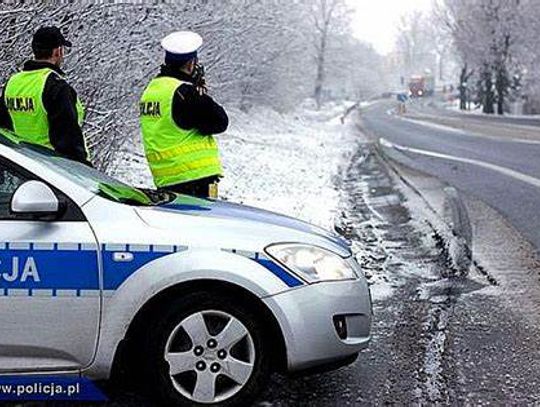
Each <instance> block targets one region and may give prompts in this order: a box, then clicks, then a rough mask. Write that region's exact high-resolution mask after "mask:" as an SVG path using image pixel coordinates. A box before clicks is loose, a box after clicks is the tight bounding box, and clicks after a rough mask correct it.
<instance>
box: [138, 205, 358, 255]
mask: <svg viewBox="0 0 540 407" xmlns="http://www.w3.org/2000/svg"><path fill="white" fill-rule="evenodd" d="M137 211H138V213H139V215H140V216H141V218H142V219H143V220H144V221H145V222H146V223H147V224H148V225H150V226H153V227H158V228H162V229H172V230H182V228H184V229H183V230H186V229H189V230H190V233H191V234H192V236H193V235H198V234H201V235H202V236H204V237H205V239H206V240H211V239H212V237H217V236H219V237H220V238H224V239H226V238H227V237H226V235H231V237H234V240H239V239H248V240H250V241H258V243H263V244H271V243H277V242H283V241H286V242H293V241H294V242H300V243H311V244H317V245H320V246H323V247H327V248H328V249H330V250H333V251H336V252H338V253H340V254H342V255H344V256H346V255H349V254H350V249H349V245H348V244H347V241H346V240H345V239H343V238H342V237H341V236H339V235H337V234H334V233H331V232H328V231H326V230H324V229H322V228H320V227H317V226H314V225H311V224H309V223H307V222H303V221H300V220H298V219H295V218H291V217H289V216H285V215H281V214H277V213H273V212H270V211H266V210H262V209H258V208H253V207H250V206H245V205H240V204H235V203H230V202H225V201H219V200H207V199H199V198H194V197H190V196H186V195H178V197H177V198H176V199H175V200H174V201H173V202H170V203H167V204H163V205H159V206H154V207H145V208H139V209H137ZM178 215H181V216H178Z"/></svg>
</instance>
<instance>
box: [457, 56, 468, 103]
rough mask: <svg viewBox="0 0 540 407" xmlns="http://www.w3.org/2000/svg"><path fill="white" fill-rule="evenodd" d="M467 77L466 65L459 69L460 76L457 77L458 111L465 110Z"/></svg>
mask: <svg viewBox="0 0 540 407" xmlns="http://www.w3.org/2000/svg"><path fill="white" fill-rule="evenodd" d="M468 79H469V76H468V75H467V64H465V65H464V66H463V67H462V68H461V74H460V75H459V109H460V110H467V81H468Z"/></svg>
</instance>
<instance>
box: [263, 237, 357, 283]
mask: <svg viewBox="0 0 540 407" xmlns="http://www.w3.org/2000/svg"><path fill="white" fill-rule="evenodd" d="M266 252H267V253H268V255H270V257H272V258H273V259H274V260H275V261H277V262H278V263H279V264H281V265H283V266H285V267H286V268H288V269H289V270H291V271H292V272H293V273H296V274H298V275H299V276H301V277H303V278H304V279H305V280H307V281H308V282H317V281H330V280H349V279H355V278H357V275H356V273H355V272H354V270H353V269H352V268H351V266H350V265H349V264H348V262H347V260H345V259H343V258H342V257H340V256H339V255H337V254H335V253H332V252H330V251H328V250H325V249H322V248H320V247H316V246H310V245H302V244H276V245H272V246H268V247H267V248H266Z"/></svg>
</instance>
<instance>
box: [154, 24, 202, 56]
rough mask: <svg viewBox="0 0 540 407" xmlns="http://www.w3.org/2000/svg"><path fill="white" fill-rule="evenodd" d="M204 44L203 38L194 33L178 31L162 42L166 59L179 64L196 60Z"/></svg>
mask: <svg viewBox="0 0 540 407" xmlns="http://www.w3.org/2000/svg"><path fill="white" fill-rule="evenodd" d="M202 43H203V39H202V37H201V36H200V35H199V34H197V33H194V32H193V31H176V32H173V33H171V34H169V35H167V36H166V37H165V38H163V39H162V40H161V46H162V47H163V49H164V50H165V51H166V59H168V60H173V61H177V62H182V61H189V60H190V59H192V58H195V57H196V56H197V50H198V49H199V48H200V47H201V45H202Z"/></svg>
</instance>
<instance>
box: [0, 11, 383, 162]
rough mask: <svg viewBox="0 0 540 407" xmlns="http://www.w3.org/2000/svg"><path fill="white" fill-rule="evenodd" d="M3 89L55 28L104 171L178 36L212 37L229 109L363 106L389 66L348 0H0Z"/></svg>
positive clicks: (217, 86)
mask: <svg viewBox="0 0 540 407" xmlns="http://www.w3.org/2000/svg"><path fill="white" fill-rule="evenodd" d="M0 6H1V7H0V25H1V26H2V27H3V30H2V35H1V36H0V83H2V84H3V83H5V81H6V80H7V78H8V77H9V75H11V74H12V73H14V72H15V71H16V70H17V69H19V68H20V67H21V65H22V64H23V63H24V61H25V60H27V59H29V58H31V48H30V42H31V38H32V34H33V32H34V31H35V30H36V29H37V28H38V27H40V26H43V25H57V26H59V27H60V28H61V29H62V31H63V32H64V34H65V36H66V37H67V38H68V39H69V40H70V41H72V42H73V44H74V46H73V48H72V49H71V50H70V52H69V54H68V55H67V57H66V61H65V66H64V68H65V71H66V73H67V75H68V78H69V81H70V82H71V83H72V84H73V86H74V87H75V89H76V90H77V92H78V93H79V95H80V97H81V99H82V100H83V102H84V104H85V105H86V107H87V120H86V122H85V127H84V132H85V135H86V137H87V139H88V141H89V146H90V148H91V150H92V153H93V161H94V164H95V165H96V166H97V167H99V168H101V169H106V168H107V167H108V165H110V163H111V162H112V161H113V158H114V154H115V152H116V151H118V150H119V148H120V147H121V146H122V145H123V143H126V142H132V141H133V139H134V138H135V137H138V134H139V127H138V116H137V102H138V99H139V97H140V94H141V93H142V90H143V88H144V86H145V85H146V84H147V82H148V81H149V80H150V79H151V78H152V77H153V76H154V75H155V74H157V72H158V71H159V66H160V64H161V63H162V62H163V51H162V49H161V48H160V45H159V43H160V40H161V38H163V37H164V36H165V35H167V34H168V33H170V32H172V31H177V30H193V31H196V32H198V33H200V34H201V35H202V36H203V38H204V41H205V43H204V45H203V48H202V49H201V52H200V59H201V62H202V63H203V64H204V65H205V68H206V72H207V82H208V84H209V88H210V92H211V93H212V95H214V96H215V97H216V98H217V99H218V101H220V102H221V103H223V104H224V105H225V106H226V107H227V106H230V107H233V106H234V107H237V108H240V109H242V110H243V111H245V112H248V111H249V110H250V109H251V107H252V106H255V105H265V106H269V107H271V108H273V109H275V110H277V111H279V112H288V111H291V110H292V109H293V108H294V107H295V106H296V105H298V104H299V103H300V102H301V101H302V100H304V99H306V98H313V101H314V104H315V105H316V106H317V107H320V105H321V104H323V103H324V102H325V101H329V100H336V99H352V100H361V99H366V98H368V97H371V96H373V95H374V94H376V93H378V92H380V91H382V90H383V89H384V87H385V85H384V77H383V73H382V70H381V66H382V58H381V57H380V56H379V55H378V54H377V53H376V52H375V51H374V50H373V48H372V47H371V46H369V45H367V44H365V43H363V42H361V41H359V40H357V39H355V38H354V37H353V36H352V34H351V29H350V20H349V15H350V10H349V9H348V8H347V5H346V3H345V2H344V1H343V0H292V1H290V0H289V1H287V0H232V1H226V2H224V1H217V0H215V1H212V0H210V1H209V0H184V1H154V2H151V3H150V2H122V3H120V2H61V3H59V2H52V1H30V2H27V1H25V2H13V1H1V0H0Z"/></svg>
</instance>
